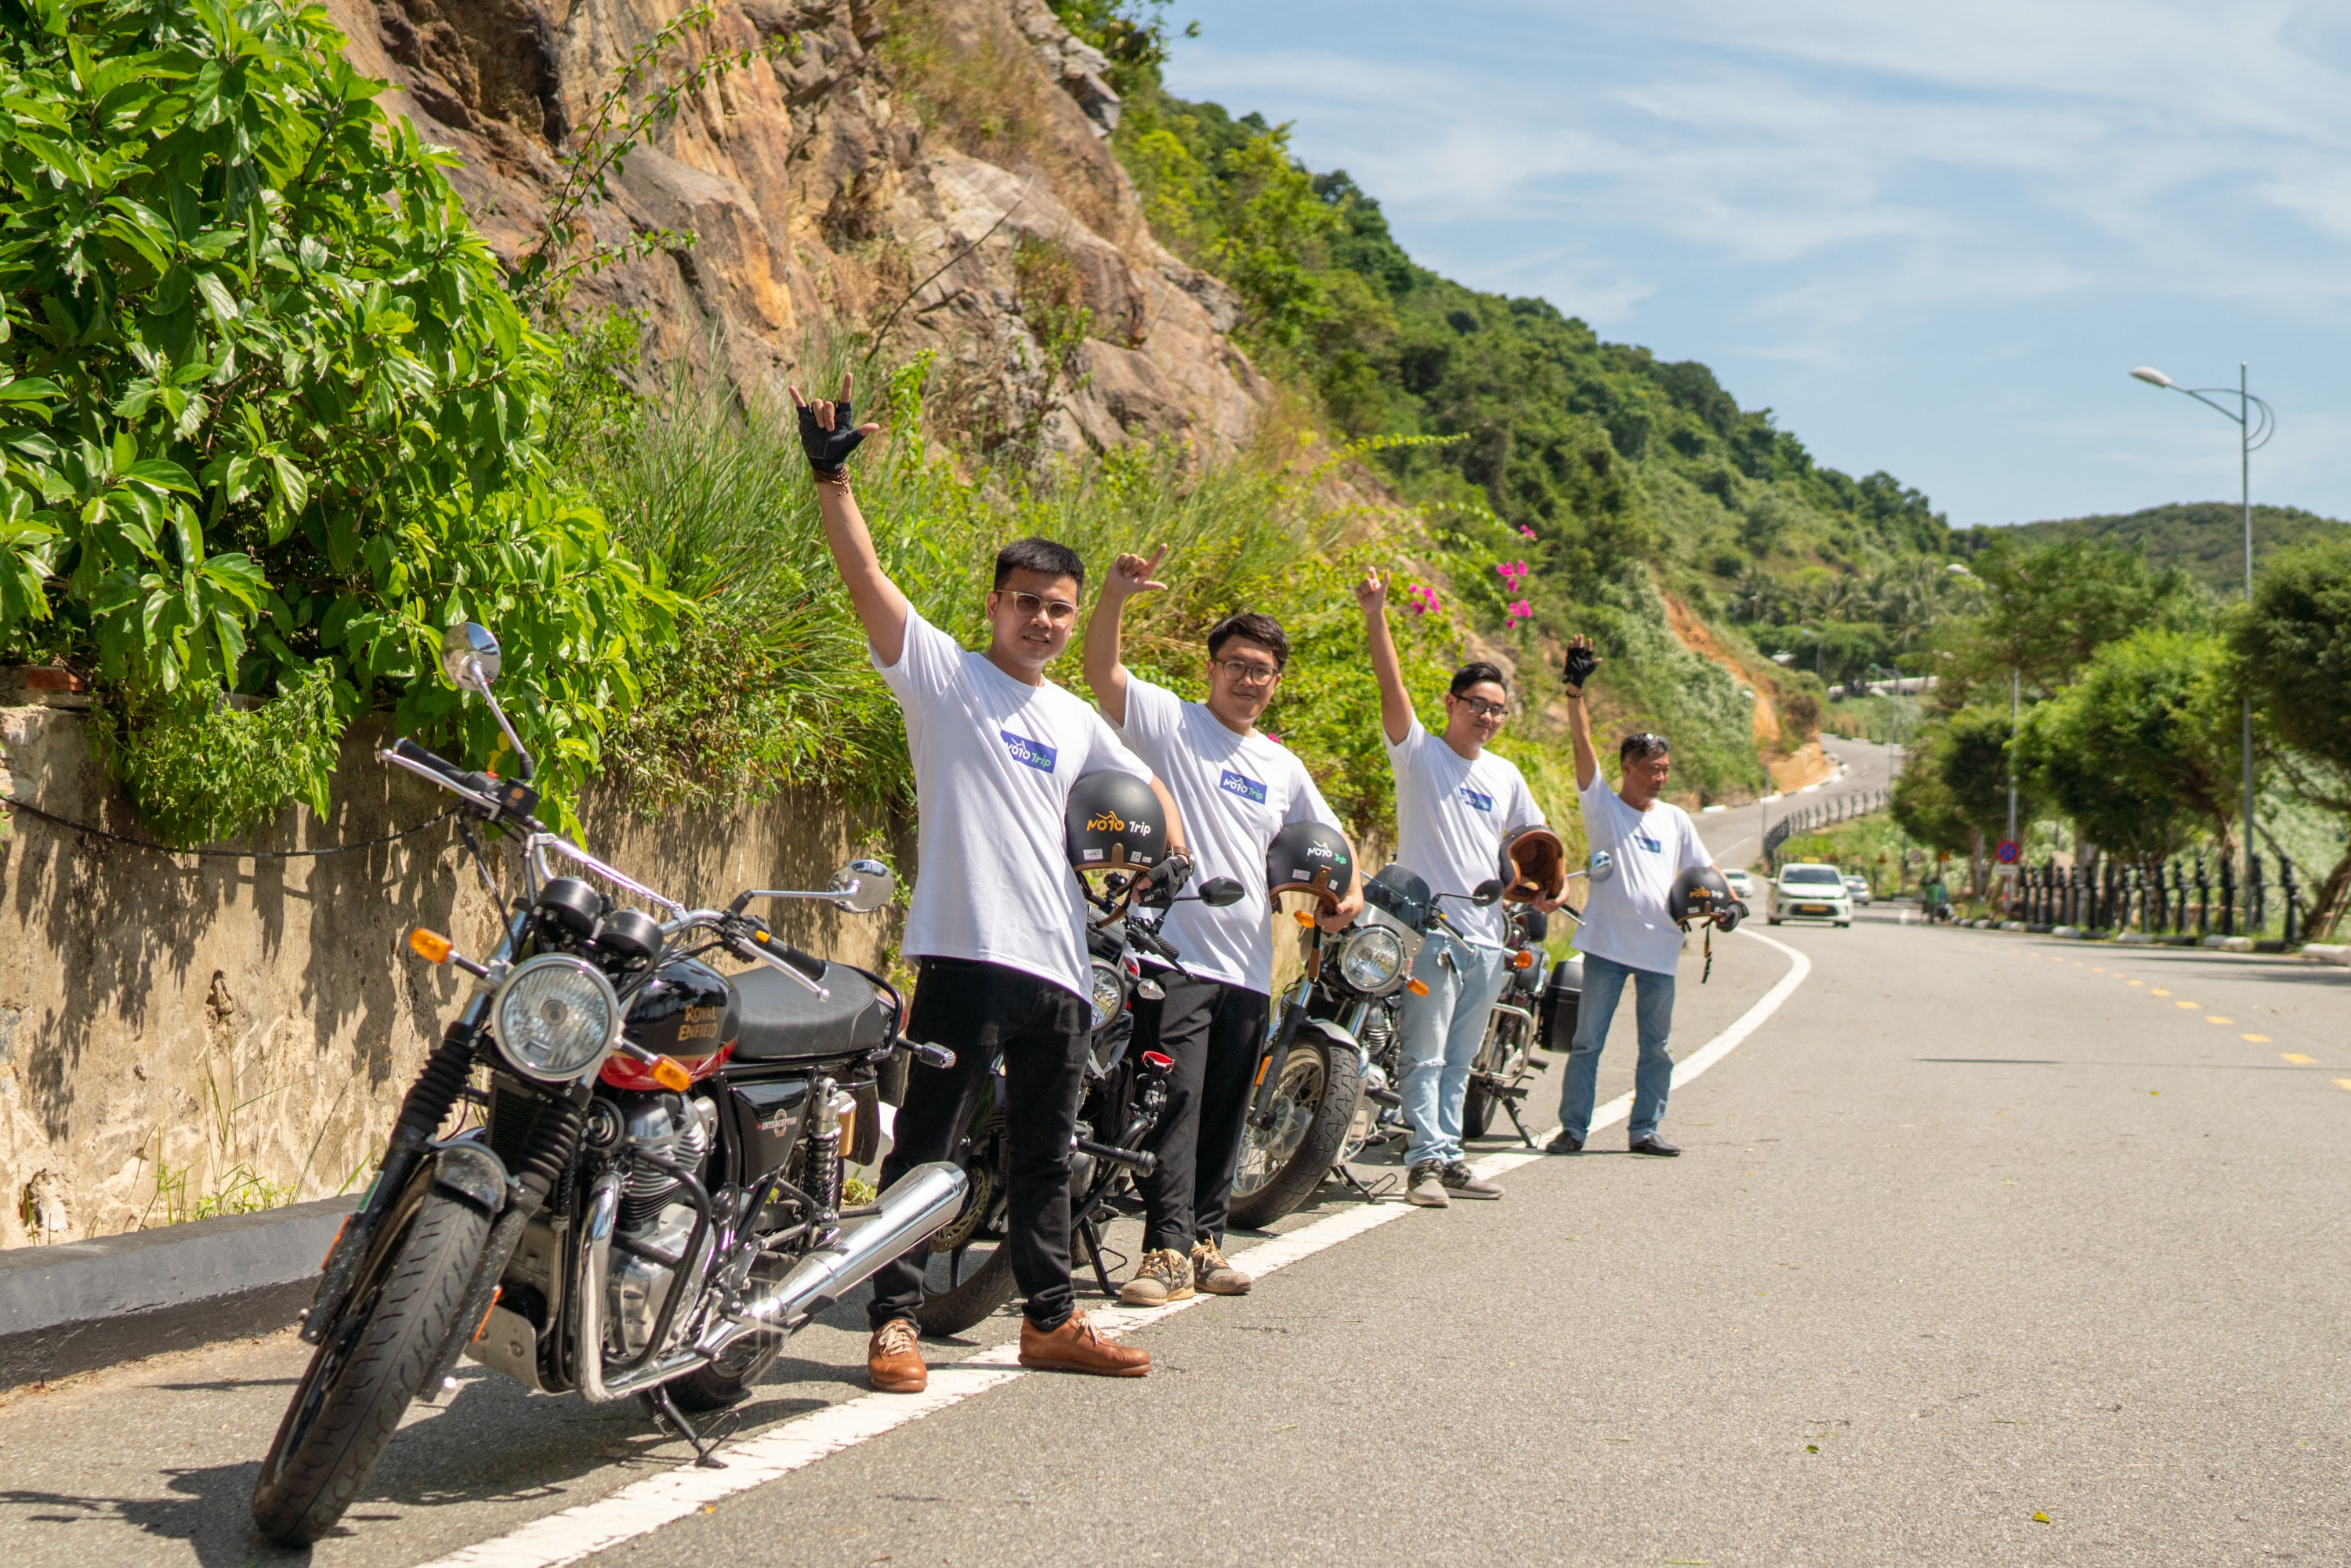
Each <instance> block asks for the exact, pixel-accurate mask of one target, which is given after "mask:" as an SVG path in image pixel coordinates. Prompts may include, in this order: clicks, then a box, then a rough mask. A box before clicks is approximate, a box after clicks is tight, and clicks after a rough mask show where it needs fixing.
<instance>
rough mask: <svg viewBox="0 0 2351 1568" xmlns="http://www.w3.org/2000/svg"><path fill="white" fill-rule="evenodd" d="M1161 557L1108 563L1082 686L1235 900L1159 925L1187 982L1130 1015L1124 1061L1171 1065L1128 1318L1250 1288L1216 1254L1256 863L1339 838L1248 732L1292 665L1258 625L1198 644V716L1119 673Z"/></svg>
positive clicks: (1346, 899) (1248, 1024) (1147, 1182)
mask: <svg viewBox="0 0 2351 1568" xmlns="http://www.w3.org/2000/svg"><path fill="white" fill-rule="evenodd" d="M1166 553H1167V552H1166V550H1165V549H1160V550H1159V551H1157V552H1156V553H1155V554H1154V555H1152V556H1151V557H1150V558H1149V559H1144V557H1142V556H1139V555H1122V556H1120V557H1119V558H1118V559H1117V561H1116V562H1115V563H1114V564H1113V566H1112V567H1111V570H1110V574H1109V576H1108V577H1107V578H1106V579H1105V580H1104V581H1103V583H1102V597H1101V598H1100V599H1099V600H1097V601H1095V603H1094V612H1093V616H1092V619H1091V620H1089V621H1088V622H1086V684H1087V685H1090V686H1092V688H1093V693H1094V699H1095V700H1096V701H1097V702H1099V703H1101V704H1102V714H1103V716H1105V717H1107V718H1108V719H1109V720H1110V721H1111V723H1113V724H1114V725H1116V726H1117V727H1118V729H1119V733H1120V734H1121V735H1122V736H1123V737H1125V740H1126V743H1127V744H1128V745H1129V746H1131V747H1134V750H1135V752H1136V754H1137V755H1139V756H1140V757H1141V758H1143V759H1144V761H1145V762H1147V763H1149V764H1150V765H1151V768H1152V771H1153V772H1155V773H1156V774H1157V775H1158V776H1159V777H1160V778H1161V779H1164V780H1165V782H1166V785H1167V789H1168V792H1169V793H1170V794H1172V795H1174V796H1175V803H1176V805H1177V806H1179V807H1181V808H1182V810H1183V812H1184V825H1185V829H1186V833H1187V834H1188V835H1189V842H1190V846H1191V850H1192V855H1193V865H1194V868H1195V869H1194V875H1195V879H1196V882H1195V885H1197V883H1200V882H1205V881H1206V880H1207V879H1209V878H1213V877H1220V876H1221V877H1230V878H1232V879H1233V880H1234V881H1235V882H1238V883H1240V884H1241V888H1242V897H1241V899H1240V901H1239V902H1238V903H1237V904H1228V905H1226V906H1225V907H1223V908H1221V909H1217V908H1211V907H1210V906H1209V905H1207V904H1203V903H1200V902H1199V901H1197V900H1196V899H1186V900H1182V901H1180V902H1178V903H1177V904H1175V905H1174V906H1173V907H1172V908H1171V909H1169V911H1168V912H1167V917H1166V919H1165V921H1164V922H1162V923H1161V925H1160V927H1159V933H1160V935H1161V936H1164V937H1165V939H1166V940H1167V942H1168V943H1169V945H1170V946H1173V947H1175V950H1176V951H1177V952H1178V953H1180V954H1182V955H1183V960H1184V968H1185V970H1186V973H1185V974H1181V975H1179V974H1175V973H1174V972H1172V971H1170V972H1167V973H1164V974H1162V975H1160V976H1159V977H1158V983H1159V985H1160V986H1161V988H1163V989H1164V990H1165V996H1164V997H1162V998H1160V999H1159V1000H1157V1001H1152V1000H1149V999H1144V1000H1142V1001H1138V1002H1137V1003H1136V1004H1135V1009H1134V1013H1135V1038H1134V1049H1135V1050H1137V1051H1143V1050H1155V1051H1162V1052H1164V1053H1165V1054H1166V1055H1167V1056H1169V1057H1172V1058H1174V1059H1175V1066H1174V1067H1173V1068H1171V1069H1169V1071H1168V1072H1167V1075H1166V1085H1167V1103H1166V1105H1165V1108H1164V1109H1163V1110H1162V1111H1161V1113H1160V1116H1159V1124H1158V1125H1157V1126H1156V1127H1155V1128H1153V1129H1152V1133H1151V1136H1150V1138H1149V1140H1148V1142H1147V1144H1146V1145H1145V1146H1146V1147H1148V1148H1149V1149H1150V1151H1151V1153H1152V1154H1153V1155H1155V1156H1156V1157H1157V1161H1158V1164H1157V1166H1156V1167H1155V1169H1154V1170H1153V1171H1152V1172H1151V1173H1150V1174H1149V1175H1147V1176H1140V1177H1138V1178H1137V1179H1136V1182H1135V1186H1136V1187H1137V1188H1138V1189H1140V1191H1141V1192H1142V1195H1143V1206H1144V1208H1143V1248H1144V1251H1143V1259H1142V1261H1141V1262H1140V1263H1139V1264H1138V1265H1137V1266H1136V1269H1135V1272H1134V1279H1132V1280H1130V1281H1127V1284H1126V1286H1125V1288H1124V1289H1123V1290H1122V1291H1120V1292H1119V1300H1120V1301H1123V1302H1124V1303H1126V1304H1127V1305H1129V1306H1140V1307H1156V1306H1164V1305H1165V1304H1166V1303H1167V1302H1169V1301H1182V1300H1184V1299H1185V1298H1186V1297H1188V1296H1190V1295H1191V1294H1192V1293H1193V1291H1194V1290H1195V1289H1198V1290H1202V1291H1207V1292H1208V1293H1209V1294H1211V1295H1219V1296H1238V1295H1242V1294H1245V1293H1246V1292H1247V1291H1248V1290H1249V1276H1248V1275H1247V1274H1245V1273H1243V1272H1241V1270H1238V1269H1236V1268H1234V1267H1233V1266H1232V1264H1231V1263H1230V1262H1229V1261H1228V1260H1227V1259H1226V1257H1225V1254H1224V1240H1225V1211H1226V1206H1227V1205H1228V1202H1229V1201H1230V1199H1231V1197H1232V1190H1233V1167H1234V1162H1235V1161H1236V1159H1237V1158H1238V1155H1239V1153H1240V1138H1241V1123H1242V1119H1243V1118H1244V1117H1245V1116H1246V1115H1247V1114H1248V1112H1249V1092H1250V1088H1251V1086H1252V1080H1253V1079H1254V1077H1255V1075H1256V1071H1257V1062H1258V1056H1259V1051H1261V1050H1262V1049H1263V1047H1264V1043H1265V1031H1266V1024H1267V1019H1268V1018H1269V1016H1270V1013H1271V1011H1272V1007H1273V994H1272V993H1273V933H1272V909H1271V898H1270V894H1269V893H1268V890H1267V885H1266V851H1267V849H1268V847H1269V846H1270V844H1271V843H1272V842H1273V838H1274V835H1275V834H1277V833H1279V832H1280V831H1281V830H1282V829H1283V828H1285V827H1287V826H1289V825H1290V823H1292V822H1320V823H1322V825H1323V826H1325V827H1327V828H1329V829H1331V830H1332V831H1333V832H1338V831H1341V829H1340V827H1339V819H1338V818H1337V817H1335V816H1333V815H1332V811H1331V808H1330V807H1329V806H1328V805H1327V804H1325V803H1324V801H1323V800H1322V791H1321V790H1319V789H1316V788H1315V787H1314V780H1313V779H1312V778H1311V777H1310V776H1309V775H1308V774H1307V771H1306V768H1305V766H1304V765H1303V764H1302V763H1301V762H1300V761H1299V760H1298V758H1295V757H1293V756H1291V755H1290V752H1289V751H1288V750H1287V749H1285V748H1284V747H1282V746H1281V744H1280V742H1279V741H1276V740H1274V739H1273V738H1272V737H1270V736H1267V735H1265V734H1263V733H1261V732H1260V731H1259V729H1258V727H1257V721H1258V718H1259V716H1260V715H1262V714H1263V713H1264V712H1265V709H1266V705H1267V704H1269V703H1270V702H1271V701H1272V700H1273V695H1274V693H1275V691H1276V690H1277V689H1278V688H1279V687H1280V685H1281V672H1282V666H1284V665H1285V664H1288V663H1289V662H1290V639H1289V638H1288V637H1287V636H1285V635H1284V634H1283V632H1282V630H1281V627H1280V624H1279V623H1278V622H1275V621H1274V619H1273V618H1272V617H1271V616H1270V615H1255V614H1240V615H1232V616H1228V617H1227V618H1226V619H1224V620H1222V621H1220V622H1217V624H1216V625H1215V626H1214V627H1212V628H1210V629H1209V632H1208V638H1207V642H1208V700H1207V701H1206V702H1204V703H1195V702H1186V701H1184V700H1183V699H1182V698H1180V697H1178V696H1177V695H1175V693H1174V692H1171V691H1169V690H1167V689H1166V688H1165V686H1155V685H1152V684H1151V683H1150V682H1148V681H1145V680H1143V679H1141V678H1139V677H1137V676H1136V675H1134V674H1133V673H1131V672H1130V671H1129V670H1128V669H1127V667H1126V666H1125V665H1124V664H1122V663H1120V660H1119V636H1120V627H1121V623H1122V619H1123V616H1124V614H1125V612H1126V601H1128V600H1129V599H1132V598H1133V597H1134V595H1136V594H1138V593H1146V592H1149V591H1153V590H1155V589H1161V588H1165V587H1166V584H1165V583H1164V582H1160V581H1158V580H1156V579H1155V577H1154V576H1153V573H1154V572H1155V571H1156V570H1158V568H1159V562H1160V560H1161V559H1163V558H1164V557H1165V555H1166ZM1341 893H1342V894H1343V897H1342V899H1341V901H1340V903H1339V904H1338V905H1337V907H1336V908H1334V909H1332V910H1330V911H1328V912H1326V913H1324V914H1323V915H1321V917H1320V918H1321V920H1322V925H1324V927H1325V928H1326V929H1329V930H1332V931H1338V930H1343V929H1345V928H1346V926H1347V925H1350V924H1351V923H1353V920H1354V918H1355V915H1357V914H1358V913H1359V912H1360V911H1361V910H1362V909H1363V907H1364V895H1363V890H1362V879H1361V877H1360V875H1358V874H1355V873H1354V870H1353V868H1352V867H1351V868H1350V874H1349V877H1348V881H1347V885H1346V886H1345V887H1344V888H1343V889H1342V890H1341ZM1147 961H1148V960H1146V962H1147Z"/></svg>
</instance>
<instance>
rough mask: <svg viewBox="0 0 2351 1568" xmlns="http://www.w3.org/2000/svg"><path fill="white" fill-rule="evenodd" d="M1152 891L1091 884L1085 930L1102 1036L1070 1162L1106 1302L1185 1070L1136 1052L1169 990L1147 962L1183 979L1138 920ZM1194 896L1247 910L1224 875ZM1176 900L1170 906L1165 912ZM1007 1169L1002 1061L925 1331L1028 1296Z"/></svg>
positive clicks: (931, 1293)
mask: <svg viewBox="0 0 2351 1568" xmlns="http://www.w3.org/2000/svg"><path fill="white" fill-rule="evenodd" d="M1082 880H1083V879H1081V882H1082ZM1149 892H1150V884H1149V879H1148V878H1147V877H1145V876H1141V875H1129V874H1123V873H1122V874H1118V875H1114V876H1112V877H1111V878H1109V879H1108V880H1107V881H1106V882H1105V883H1103V884H1102V887H1100V888H1095V887H1093V886H1092V885H1091V884H1087V885H1086V888H1085V893H1086V900H1087V902H1088V903H1089V904H1092V905H1093V907H1094V909H1095V911H1096V915H1095V916H1094V918H1092V919H1091V920H1089V922H1088V923H1087V930H1086V946H1087V949H1088V956H1089V968H1090V971H1091V975H1090V980H1089V985H1088V990H1089V993H1090V994H1089V997H1088V1002H1089V1005H1090V1006H1091V1007H1092V1025H1091V1027H1092V1038H1091V1040H1090V1041H1089V1043H1088V1047H1087V1055H1086V1073H1085V1090H1084V1098H1083V1099H1082V1100H1081V1101H1080V1103H1079V1106H1078V1129H1077V1136H1076V1140H1075V1143H1074V1145H1073V1146H1072V1148H1071V1154H1070V1238H1071V1250H1072V1252H1073V1254H1074V1255H1075V1256H1074V1260H1075V1261H1076V1262H1077V1264H1078V1265H1079V1266H1080V1267H1081V1268H1088V1269H1091V1270H1092V1272H1093V1276H1094V1281H1095V1283H1096V1284H1097V1285H1099V1286H1100V1287H1101V1289H1102V1294H1104V1295H1105V1296H1110V1297H1113V1298H1115V1297H1116V1296H1117V1294H1118V1287H1117V1286H1116V1285H1114V1284H1113V1283H1112V1281H1111V1277H1110V1276H1111V1268H1112V1265H1111V1263H1110V1262H1109V1260H1108V1259H1107V1258H1106V1256H1105V1253H1104V1249H1103V1246H1102V1227H1103V1226H1105V1225H1106V1224H1108V1223H1109V1222H1110V1220H1111V1219H1112V1218H1113V1217H1114V1216H1116V1215H1119V1214H1123V1213H1131V1212H1133V1211H1134V1209H1135V1208H1136V1207H1139V1199H1138V1198H1137V1197H1136V1194H1135V1191H1134V1178H1135V1177H1136V1176H1148V1175H1149V1174H1150V1173H1151V1171H1152V1169H1153V1167H1154V1166H1155V1157H1154V1156H1153V1155H1152V1154H1151V1153H1150V1152H1149V1151H1148V1150H1146V1149H1144V1147H1143V1144H1144V1140H1145V1139H1147V1138H1148V1137H1149V1136H1150V1134H1151V1131H1152V1129H1153V1128H1155V1127H1156V1126H1157V1125H1158V1124H1159V1115H1160V1113H1161V1112H1162V1111H1163V1110H1164V1109H1165V1107H1166V1103H1167V1089H1166V1075H1167V1071H1168V1069H1170V1068H1172V1067H1173V1066H1175V1062H1174V1061H1173V1060H1171V1059H1170V1058H1168V1057H1166V1056H1164V1055H1162V1054H1161V1053H1160V1052H1158V1051H1136V1050H1134V1049H1133V1047H1134V1002H1135V1000H1136V999H1137V998H1148V999H1151V1000H1157V999H1159V998H1160V996H1161V995H1162V994H1163V993H1162V992H1161V991H1160V988H1159V982H1158V981H1157V980H1156V979H1155V978H1153V977H1152V974H1151V972H1150V971H1148V970H1146V968H1145V967H1144V960H1145V959H1146V958H1147V959H1148V960H1150V962H1151V964H1152V966H1153V967H1154V968H1155V969H1158V970H1160V971H1162V972H1165V971H1174V972H1176V973H1179V974H1180V973H1183V972H1184V968H1183V956H1182V955H1181V954H1180V953H1178V952H1177V951H1176V950H1175V947H1174V946H1172V945H1170V944H1169V943H1168V942H1167V941H1166V939H1165V938H1164V937H1162V936H1160V935H1159V933H1158V930H1157V929H1156V927H1155V926H1154V925H1151V924H1149V923H1147V922H1146V921H1144V920H1143V919H1141V918H1139V917H1138V915H1137V914H1136V911H1135V907H1134V906H1135V904H1136V902H1137V900H1138V899H1140V898H1142V897H1144V896H1147V895H1148V894H1149ZM1185 896H1186V897H1187V898H1196V899H1197V900H1198V901H1200V902H1201V903H1204V904H1211V905H1215V906H1217V907H1222V906H1224V905H1227V904H1234V903H1237V902H1238V900H1239V899H1240V898H1241V896H1242V890H1241V885H1240V883H1237V882H1234V881H1232V880H1231V879H1230V878H1228V877H1217V878H1215V879H1214V880H1212V881H1209V882H1207V883H1203V884H1202V886H1201V888H1200V891H1199V892H1198V893H1196V894H1186V895H1185ZM1173 902H1175V900H1173V899H1167V900H1165V901H1164V902H1163V907H1164V904H1165V903H1173ZM1006 1161H1007V1154H1006V1145H1005V1125H1004V1070H1003V1065H1002V1064H1001V1063H1000V1062H999V1063H998V1066H997V1070H996V1071H993V1072H991V1073H989V1074H988V1076H987V1081H986V1083H985V1084H984V1086H983V1087H982V1089H981V1091H980V1094H979V1100H978V1103H977V1105H975V1106H974V1108H973V1111H972V1114H971V1120H970V1121H969V1122H968V1123H967V1131H966V1133H965V1134H964V1139H963V1142H962V1145H961V1146H960V1148H959V1149H958V1151H957V1154H956V1163H957V1164H958V1165H959V1166H961V1168H962V1170H963V1171H964V1173H965V1175H966V1176H967V1179H968V1181H969V1184H970V1185H969V1187H968V1191H967V1197H966V1199H965V1202H964V1205H963V1207H962V1208H961V1210H960V1211H959V1212H958V1213H957V1214H956V1217H955V1218H953V1219H952V1220H950V1221H949V1222H948V1223H947V1224H946V1226H945V1227H944V1228H941V1229H940V1230H939V1231H938V1232H937V1233H936V1234H935V1235H934V1236H933V1237H932V1238H931V1241H930V1252H929V1257H928V1258H927V1260H925V1269H924V1277H923V1302H922V1305H921V1306H920V1307H918V1308H917V1309H916V1310H915V1313H914V1321H915V1322H916V1323H917V1324H919V1325H920V1327H921V1328H922V1330H923V1332H924V1333H931V1334H955V1333H962V1332H963V1331H964V1330H966V1329H967V1328H970V1327H971V1326H972V1325H973V1324H975V1323H977V1322H979V1321H980V1320H981V1319H983V1318H985V1317H987V1314H988V1313H990V1312H994V1311H996V1310H997V1309H998V1307H1001V1306H1003V1305H1004V1304H1005V1303H1006V1302H1008V1301H1010V1300H1012V1297H1013V1295H1014V1293H1015V1291H1017V1289H1018V1286H1017V1284H1016V1282H1015V1281H1014V1280H1013V1278H1012V1255H1011V1251H1010V1249H1008V1248H1007V1247H1006V1246H1005V1245H1004V1243H1005V1240H1006V1237H1007V1231H1006V1215H1005V1206H1006V1200H1007V1197H1008V1192H1007V1188H1008V1185H1009V1180H1008V1169H1007V1163H1006Z"/></svg>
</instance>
